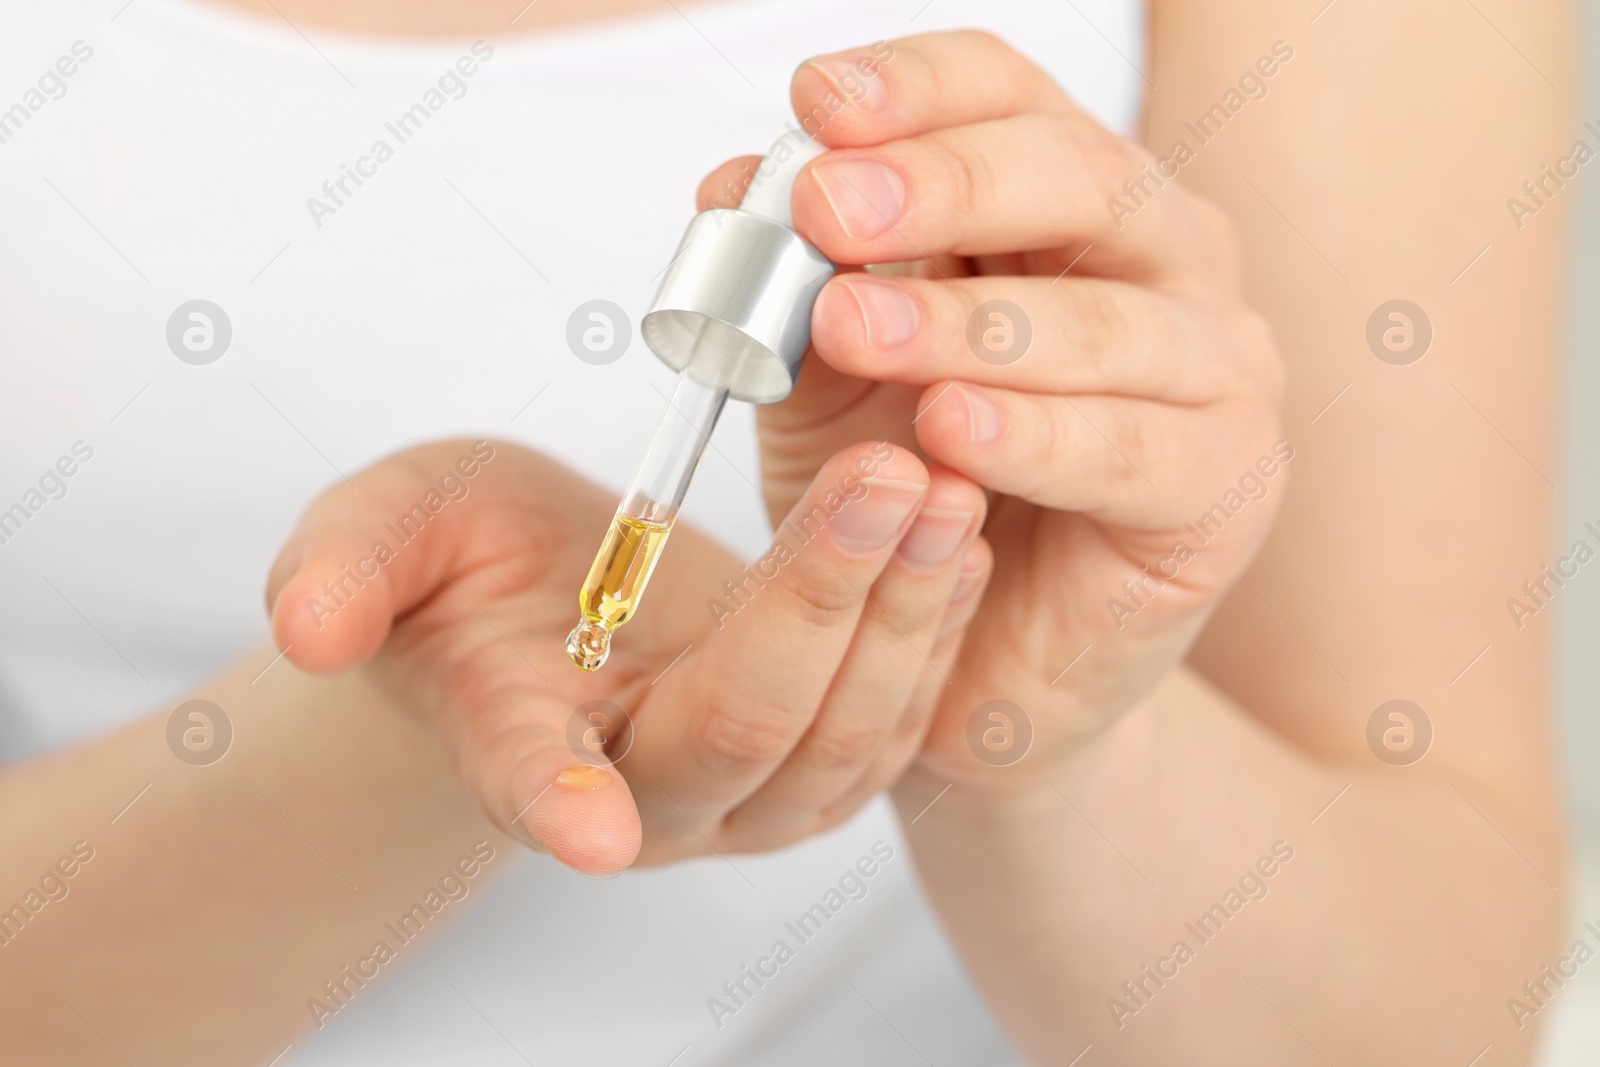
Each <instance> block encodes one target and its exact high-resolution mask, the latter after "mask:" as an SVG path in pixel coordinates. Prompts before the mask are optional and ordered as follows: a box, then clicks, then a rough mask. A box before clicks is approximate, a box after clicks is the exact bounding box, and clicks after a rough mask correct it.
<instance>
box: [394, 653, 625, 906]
mask: <svg viewBox="0 0 1600 1067" xmlns="http://www.w3.org/2000/svg"><path fill="white" fill-rule="evenodd" d="M508 625H509V623H508ZM390 654H391V653H389V652H387V651H386V652H385V653H384V655H386V656H387V655H390ZM466 671H470V672H471V673H472V674H473V675H475V676H476V677H478V678H480V679H482V680H483V681H484V682H485V683H487V684H486V685H480V686H478V687H476V688H474V689H470V690H469V692H471V694H472V695H471V697H470V698H469V699H468V700H467V701H465V702H463V703H460V704H458V705H457V706H455V707H454V708H453V709H452V714H449V715H442V716H439V717H438V719H437V721H436V722H435V723H434V727H435V729H436V730H438V732H439V733H440V735H441V738H442V740H443V741H444V744H445V748H446V751H447V752H450V753H451V754H452V756H453V759H454V762H455V767H456V772H457V774H458V775H459V776H460V777H461V780H462V781H463V782H465V783H466V785H467V786H468V788H469V789H471V790H472V791H473V793H474V794H475V795H476V796H477V797H478V798H479V802H480V803H481V804H482V806H483V809H484V811H485V813H487V814H488V816H489V818H490V819H491V820H492V821H493V822H494V823H495V824H496V825H497V826H499V827H500V828H501V829H503V830H505V831H506V832H507V833H509V834H511V835H512V836H513V837H516V838H518V839H519V840H522V841H524V842H531V843H533V844H535V845H537V846H538V847H540V848H543V849H544V850H545V851H546V852H549V853H550V854H551V855H552V856H554V857H555V858H556V859H557V860H558V861H560V862H561V863H564V864H566V865H567V866H568V867H571V868H573V869H574V870H577V871H580V872H583V873H585V874H591V875H609V874H614V873H616V872H617V871H620V870H622V869H623V868H625V867H627V866H629V865H630V864H631V863H632V862H633V861H634V858H635V857H636V856H637V855H638V852H639V847H640V843H641V840H642V831H641V827H640V821H639V814H638V811H637V809H636V807H635V805H634V800H633V795H632V792H631V791H630V790H629V788H628V783H627V782H626V780H624V779H623V777H622V775H621V774H619V773H618V772H617V770H616V769H615V768H614V767H613V766H611V765H610V763H609V762H606V761H605V760H604V759H602V758H600V757H598V756H594V755H589V754H586V755H585V756H584V758H583V759H581V760H580V759H579V758H578V757H577V755H576V754H575V753H574V752H573V750H572V748H571V747H569V742H568V739H567V736H566V729H565V727H566V724H567V721H568V718H569V717H570V714H571V711H572V709H571V708H570V707H568V706H566V704H564V703H563V702H562V701H560V700H559V699H557V698H556V697H555V696H554V695H553V694H552V693H551V691H550V690H549V688H548V687H546V686H545V685H544V684H543V683H542V682H541V681H540V680H539V679H538V678H530V677H528V672H527V670H526V669H525V668H524V666H523V665H522V664H521V663H519V662H518V661H517V658H516V655H515V653H514V652H513V651H511V650H510V649H509V648H508V647H507V646H506V645H504V644H499V645H490V646H486V647H485V648H484V650H483V651H482V653H480V654H478V655H475V656H469V657H468V658H467V660H466V661H465V663H464V664H463V668H462V672H466ZM491 679H492V680H493V681H492V682H491V681H490V680H491Z"/></svg>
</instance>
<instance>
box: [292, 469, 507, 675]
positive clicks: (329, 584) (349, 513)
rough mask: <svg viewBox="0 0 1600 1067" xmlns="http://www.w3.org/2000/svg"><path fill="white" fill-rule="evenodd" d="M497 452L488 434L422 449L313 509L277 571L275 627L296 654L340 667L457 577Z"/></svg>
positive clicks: (359, 657)
mask: <svg viewBox="0 0 1600 1067" xmlns="http://www.w3.org/2000/svg"><path fill="white" fill-rule="evenodd" d="M495 455H496V449H495V447H494V445H492V444H490V443H489V442H487V441H476V442H467V441H447V442H441V443H439V444H435V445H427V446H424V447H422V448H417V449H412V450H410V451H407V452H402V453H400V454H399V455H396V456H393V457H391V458H389V459H386V460H383V461H382V462H380V463H378V464H376V465H375V466H373V467H370V468H368V469H367V470H365V471H363V472H362V473H361V474H359V475H357V478H359V479H360V482H361V484H360V485H359V486H358V485H356V484H355V483H354V482H349V481H347V482H345V483H343V484H340V485H337V486H335V487H334V488H332V489H330V490H328V491H327V492H326V493H324V494H323V495H322V496H321V497H320V498H318V499H317V501H316V502H315V503H313V504H312V505H311V507H310V508H308V509H307V511H306V513H305V515H304V516H303V517H302V518H301V520H300V525H299V526H298V527H297V528H296V530H295V532H294V533H293V534H292V535H291V536H290V538H289V540H288V542H287V543H286V544H285V545H284V548H283V551H282V552H280V553H279V555H278V558H277V561H276V562H275V563H274V564H273V566H272V571H271V573H270V575H269V577H268V580H267V605H268V611H269V612H270V614H271V616H272V635H273V638H274V640H275V641H276V642H277V645H278V647H279V648H280V649H282V650H283V651H284V653H285V655H286V657H287V658H288V659H289V660H290V662H292V663H294V665H295V666H297V667H299V668H300V669H301V670H304V671H307V672H308V673H312V674H322V675H328V674H338V673H340V672H343V671H346V670H349V669H351V668H352V667H356V666H359V665H360V664H362V663H364V662H366V661H367V660H368V659H370V658H371V657H372V656H373V654H374V653H376V652H377V651H378V649H380V648H382V647H383V643H384V641H385V640H387V638H388V636H389V630H390V627H391V626H392V624H393V621H394V620H395V618H397V617H399V616H402V615H404V614H405V613H406V612H407V611H409V610H411V609H412V608H413V607H416V606H417V605H418V604H420V603H422V602H423V601H424V600H425V599H427V597H429V596H430V595H432V594H433V593H434V592H435V591H436V590H437V589H438V588H439V587H440V586H441V585H443V584H445V582H446V581H447V580H448V579H449V575H450V573H451V570H452V569H453V567H454V566H455V562H456V560H457V559H458V557H459V556H460V555H461V553H462V550H463V546H464V541H465V538H466V535H467V531H468V530H469V526H468V524H467V523H466V522H465V519H466V517H467V515H466V513H467V511H468V509H469V504H470V503H471V502H472V501H471V500H470V498H471V494H472V492H473V489H474V482H475V481H479V480H480V479H481V477H482V474H483V471H484V468H485V467H486V466H488V465H489V464H491V463H493V461H494V458H495ZM482 481H487V479H482ZM480 484H481V482H480Z"/></svg>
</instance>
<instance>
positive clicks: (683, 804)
mask: <svg viewBox="0 0 1600 1067" xmlns="http://www.w3.org/2000/svg"><path fill="white" fill-rule="evenodd" d="M927 484H928V473H927V469H926V468H925V467H924V466H923V465H922V462H921V461H920V460H919V459H917V458H916V456H915V455H913V454H912V453H911V452H910V451H908V450H906V449H896V448H893V447H892V446H890V445H887V444H884V443H881V442H880V443H878V444H877V445H868V444H863V445H857V446H854V447H852V448H848V449H845V450H844V451H843V452H840V453H839V454H838V455H836V456H834V457H832V458H831V459H829V460H828V462H826V463H825V464H823V466H822V469H821V470H820V471H819V472H818V473H817V476H816V478H815V479H814V480H813V482H812V484H811V488H810V489H809V490H808V491H807V493H806V494H805V495H804V496H802V498H801V500H800V502H799V503H798V504H797V505H796V506H795V508H794V510H793V511H791V512H790V514H789V517H788V519H787V520H786V521H785V522H784V523H782V524H780V526H779V529H778V533H777V536H776V538H775V541H774V548H773V550H772V551H771V552H769V553H768V554H767V555H765V556H763V557H762V558H761V559H759V560H757V561H756V562H755V563H754V564H752V565H751V566H749V567H747V568H745V570H744V571H743V572H742V573H741V574H740V575H739V576H737V578H736V579H734V580H730V581H729V582H728V583H727V584H726V585H725V587H724V589H723V590H722V591H721V595H719V596H717V597H715V598H713V601H712V602H711V605H710V610H711V612H712V614H713V616H714V617H715V618H716V620H717V625H718V627H719V629H717V630H716V631H715V632H713V633H712V635H711V636H710V637H709V638H708V639H707V640H706V642H705V644H704V647H703V648H701V649H699V650H697V652H696V659H695V662H694V664H693V666H692V669H690V670H687V671H686V670H682V669H681V668H680V669H679V670H677V671H674V672H672V673H670V674H668V675H667V676H666V678H665V679H664V680H663V681H661V682H659V683H657V688H658V689H660V690H662V691H661V692H659V693H658V694H656V695H655V696H654V697H653V699H655V700H659V701H660V704H661V707H662V714H661V716H660V717H659V718H658V717H657V716H655V715H652V717H651V720H652V721H651V722H650V723H649V724H648V726H649V728H650V731H651V734H652V736H653V737H656V738H664V739H665V740H664V741H663V742H661V743H659V744H656V745H652V746H650V747H649V748H648V749H647V748H646V746H645V743H644V742H645V734H644V725H641V729H640V741H639V744H637V745H636V746H635V749H636V751H635V753H634V754H632V755H630V756H629V760H630V764H632V762H633V761H634V760H635V759H636V758H637V759H638V760H639V762H638V764H637V765H630V767H629V774H630V775H633V774H635V773H636V772H638V773H643V774H644V775H645V777H646V779H647V780H649V781H650V782H652V783H653V784H655V785H656V786H657V787H658V788H659V789H660V790H661V792H662V794H663V795H664V796H665V797H666V798H667V799H668V800H669V801H670V802H671V803H672V804H673V806H675V807H677V808H678V809H679V810H680V811H682V812H684V813H685V814H686V815H689V816H691V817H696V816H699V815H700V814H702V813H708V812H709V813H715V814H716V815H717V816H719V817H720V815H721V814H723V813H724V812H726V811H728V810H729V809H731V808H732V807H734V806H735V805H736V804H738V803H739V802H740V801H742V800H744V799H745V798H746V797H748V796H749V795H750V794H751V793H753V792H754V791H755V790H756V788H757V787H759V786H760V785H761V783H762V782H763V781H765V780H766V779H767V777H768V776H769V775H770V774H771V773H772V771H773V770H774V769H775V768H776V767H777V766H778V764H779V763H781V762H782V760H783V759H784V757H785V756H787V755H788V754H789V751H790V750H791V749H792V748H793V747H794V745H795V743H796V742H798V741H799V739H800V737H801V735H802V734H804V733H805V731H806V728H807V727H808V726H809V725H810V724H811V721H812V719H813V718H814V717H815V715H816V713H817V710H818V708H819V707H820V706H821V704H822V700H823V697H824V696H825V695H826V693H827V691H828V687H829V684H830V682H831V680H832V678H833V676H834V673H835V672H836V671H837V670H838V668H839V664H840V663H841V662H842V661H843V660H844V658H845V654H846V652H847V651H848V650H849V648H850V644H851V641H852V639H853V638H854V635H855V632H856V628H857V625H858V623H859V622H860V619H861V615H862V612H863V611H864V610H865V604H864V602H863V598H862V594H861V591H862V590H865V589H869V588H871V587H872V585H873V583H874V582H876V580H877V578H878V575H879V574H881V573H882V571H883V569H884V567H885V566H886V565H888V563H889V561H890V559H891V557H892V556H893V554H894V551H895V548H896V546H897V545H898V544H899V543H900V540H901V538H902V536H904V534H905V532H906V530H907V528H908V527H909V526H910V524H911V520H912V519H913V518H914V517H915V515H916V512H917V508H918V506H919V505H920V504H921V502H922V498H923V494H924V492H925V491H926V488H927ZM640 749H645V751H643V752H641V751H638V750H640ZM647 802H648V801H647Z"/></svg>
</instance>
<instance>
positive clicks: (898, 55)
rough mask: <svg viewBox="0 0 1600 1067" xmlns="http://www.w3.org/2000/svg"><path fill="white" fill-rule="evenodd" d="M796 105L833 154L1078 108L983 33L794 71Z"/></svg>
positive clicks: (818, 61)
mask: <svg viewBox="0 0 1600 1067" xmlns="http://www.w3.org/2000/svg"><path fill="white" fill-rule="evenodd" d="M789 99H790V102H791V103H792V104H793V105H794V113H795V117H796V118H798V119H799V120H800V124H801V126H802V127H803V128H804V129H805V130H806V131H807V132H809V133H810V134H812V135H813V136H815V137H817V138H818V139H820V140H821V141H822V142H823V143H824V144H826V145H829V146H831V147H834V148H839V147H846V146H850V147H855V146H861V145H870V144H878V143H880V142H883V141H888V140H892V139H894V138H899V137H911V136H914V135H916V134H919V133H925V132H927V131H929V130H934V129H939V128H942V127H945V126H954V125H964V124H966V123H971V122H980V121H983V120H985V119H992V118H1001V117H1004V116H1006V115H1015V114H1018V113H1020V112H1024V111H1057V110H1068V109H1072V108H1073V106H1074V105H1073V104H1072V101H1071V100H1070V99H1069V98H1068V96H1067V94H1066V93H1065V92H1064V91H1063V90H1062V89H1061V87H1060V86H1058V85H1057V84H1056V83H1055V82H1054V81H1053V80H1052V79H1051V78H1050V76H1049V75H1048V74H1046V73H1045V72H1044V71H1042V70H1040V69H1039V68H1038V67H1037V66H1035V65H1034V64H1033V63H1032V62H1030V61H1029V60H1027V59H1024V58H1023V57H1022V56H1021V55H1019V54H1018V53H1017V52H1016V50H1015V49H1013V48H1012V47H1011V46H1010V45H1008V44H1006V43H1005V42H1004V41H1002V40H1000V39H999V38H998V37H995V36H994V35H993V34H990V33H984V32H983V31H981V30H964V31H960V32H956V33H935V34H926V35H922V36H917V37H904V38H901V39H900V40H897V41H880V42H878V43H877V44H874V45H869V46H867V47H865V48H852V49H849V50H847V51H844V52H834V53H831V54H829V55H824V56H818V57H816V58H815V59H811V60H807V61H806V62H805V63H802V64H801V65H800V68H799V69H798V70H796V71H795V73H794V78H793V80H792V81H791V83H790V86H789Z"/></svg>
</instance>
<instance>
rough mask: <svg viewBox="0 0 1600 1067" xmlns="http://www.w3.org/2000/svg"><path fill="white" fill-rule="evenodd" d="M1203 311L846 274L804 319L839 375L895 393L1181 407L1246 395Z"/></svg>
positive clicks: (1093, 291) (1106, 285)
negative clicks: (986, 389)
mask: <svg viewBox="0 0 1600 1067" xmlns="http://www.w3.org/2000/svg"><path fill="white" fill-rule="evenodd" d="M1205 314H1206V312H1205V309H1204V308H1203V307H1201V306H1198V305H1196V304H1194V303H1193V302H1190V301H1180V300H1178V299H1175V298H1173V297H1170V296H1166V295H1163V294H1160V293H1156V292H1153V291H1152V290H1150V289H1146V288H1143V287H1141V286H1136V285H1129V284H1127V283H1125V282H1116V281H1106V280H1102V279H1098V278H1074V279H1060V280H1057V281H1051V280H1050V279H1048V278H1035V277H1023V278H990V277H978V278H963V279H959V280H955V281H950V282H940V281H927V280H923V279H917V278H885V277H879V276H876V275H872V274H862V273H857V274H851V275H845V276H840V277H837V278H834V279H833V280H832V281H830V282H829V283H828V284H827V285H826V286H824V287H823V289H822V292H821V293H820V294H818V296H817V302H816V304H815V305H814V306H813V308H812V311H811V342H812V344H813V345H814V346H815V347H816V351H817V354H818V355H819V356H821V357H822V358H823V359H824V360H825V361H827V363H828V364H829V365H831V366H832V367H834V368H835V369H836V370H838V371H840V372H842V373H844V374H847V375H850V376H852V377H857V378H868V379H872V380H874V381H880V382H890V383H893V384H896V385H914V386H927V385H930V384H932V383H934V382H939V381H948V380H951V379H959V380H963V381H970V382H974V383H977V384H980V385H994V386H1000V387H1004V388H1009V389H1025V390H1029V391H1032V392H1039V393H1057V392H1065V393H1106V394H1119V395H1124V396H1141V397H1147V398H1152V399H1160V400H1167V401H1171V402H1174V403H1181V404H1197V403H1204V402H1208V401H1211V400H1214V399H1217V398H1218V397H1220V396H1225V395H1228V394H1229V393H1243V392H1245V391H1246V390H1247V388H1253V387H1254V384H1255V383H1254V381H1253V379H1251V378H1250V377H1248V375H1249V374H1250V367H1249V366H1247V365H1246V364H1245V361H1244V356H1245V354H1247V353H1249V352H1252V351H1254V349H1250V348H1246V347H1241V348H1239V349H1238V350H1229V351H1226V352H1215V351H1213V350H1211V349H1210V348H1208V347H1207V346H1205V345H1204V344H1203V343H1202V341H1201V339H1203V338H1206V337H1210V336H1213V335H1215V334H1217V333H1218V332H1219V331H1217V330H1215V329H1211V328H1210V327H1211V324H1210V323H1208V322H1205V321H1203V316H1204V315H1205Z"/></svg>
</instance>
